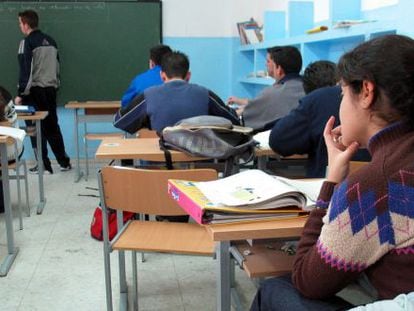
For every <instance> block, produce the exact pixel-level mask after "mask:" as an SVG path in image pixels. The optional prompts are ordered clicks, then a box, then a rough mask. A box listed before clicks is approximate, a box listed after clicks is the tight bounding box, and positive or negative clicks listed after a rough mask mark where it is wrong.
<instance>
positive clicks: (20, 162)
mask: <svg viewBox="0 0 414 311" xmlns="http://www.w3.org/2000/svg"><path fill="white" fill-rule="evenodd" d="M0 126H11V124H10V123H9V122H7V121H2V122H0ZM7 144H8V145H14V148H15V150H14V153H15V161H14V162H13V163H9V165H8V172H9V179H11V180H12V179H14V180H16V183H17V201H18V204H17V208H18V209H17V211H18V216H19V227H20V230H22V229H23V216H22V204H23V202H22V194H21V185H20V181H21V180H22V179H23V180H24V185H25V194H26V208H27V216H30V204H29V185H28V177H27V165H26V160H25V159H19V154H18V150H17V145H16V141H15V140H14V139H13V138H11V137H10V142H8V143H7ZM22 167H23V172H21V171H20V170H21V168H22ZM13 171H14V172H15V173H14V174H13V173H11V172H13ZM10 173H11V174H10ZM0 181H1V175H0Z"/></svg>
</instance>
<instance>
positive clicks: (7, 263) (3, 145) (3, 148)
mask: <svg viewBox="0 0 414 311" xmlns="http://www.w3.org/2000/svg"><path fill="white" fill-rule="evenodd" d="M13 141H14V140H13V138H11V137H8V136H0V157H1V174H2V178H1V179H2V183H3V198H4V216H5V223H6V237H7V255H6V258H4V260H3V262H2V263H1V266H0V277H2V276H6V275H7V273H8V272H9V270H10V268H11V266H12V264H13V262H14V259H15V258H16V256H17V253H18V252H19V248H17V247H15V246H14V233H13V232H14V230H13V216H12V209H11V201H10V185H9V172H8V166H9V163H8V160H7V143H13Z"/></svg>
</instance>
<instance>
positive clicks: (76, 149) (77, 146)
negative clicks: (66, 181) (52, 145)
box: [74, 108, 83, 182]
mask: <svg viewBox="0 0 414 311" xmlns="http://www.w3.org/2000/svg"><path fill="white" fill-rule="evenodd" d="M78 110H79V109H78V108H76V109H75V134H74V135H75V137H74V139H75V151H76V176H75V182H78V181H79V180H80V179H81V178H82V175H83V173H82V172H81V169H80V160H79V157H80V155H79V118H78Z"/></svg>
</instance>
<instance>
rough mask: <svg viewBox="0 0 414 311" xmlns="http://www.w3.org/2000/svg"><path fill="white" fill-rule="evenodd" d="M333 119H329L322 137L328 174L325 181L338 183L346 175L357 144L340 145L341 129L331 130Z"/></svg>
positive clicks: (357, 146)
mask: <svg viewBox="0 0 414 311" xmlns="http://www.w3.org/2000/svg"><path fill="white" fill-rule="evenodd" d="M334 123H335V117H330V118H329V120H328V122H326V125H325V130H324V132H323V137H324V139H325V144H326V148H327V150H328V173H327V174H326V179H327V180H328V181H331V182H335V183H340V182H341V181H343V180H344V179H345V177H346V176H347V175H348V171H349V161H351V158H352V156H353V155H354V154H355V152H357V151H358V148H359V144H358V143H357V142H353V143H352V144H350V145H349V146H344V145H343V144H342V134H341V127H340V126H338V127H336V128H333V125H334Z"/></svg>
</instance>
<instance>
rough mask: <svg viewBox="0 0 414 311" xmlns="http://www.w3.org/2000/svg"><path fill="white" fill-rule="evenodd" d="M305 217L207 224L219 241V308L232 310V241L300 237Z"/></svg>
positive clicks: (211, 234)
mask: <svg viewBox="0 0 414 311" xmlns="http://www.w3.org/2000/svg"><path fill="white" fill-rule="evenodd" d="M306 219H307V218H306V217H302V218H296V219H281V220H272V221H257V222H252V223H238V224H228V225H225V224H220V225H208V226H207V231H208V232H209V234H210V236H211V238H212V239H213V241H215V242H217V248H216V254H217V310H220V311H230V306H231V267H230V246H231V241H236V240H247V239H268V238H291V237H300V235H301V234H302V229H303V226H304V225H305V222H306Z"/></svg>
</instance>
